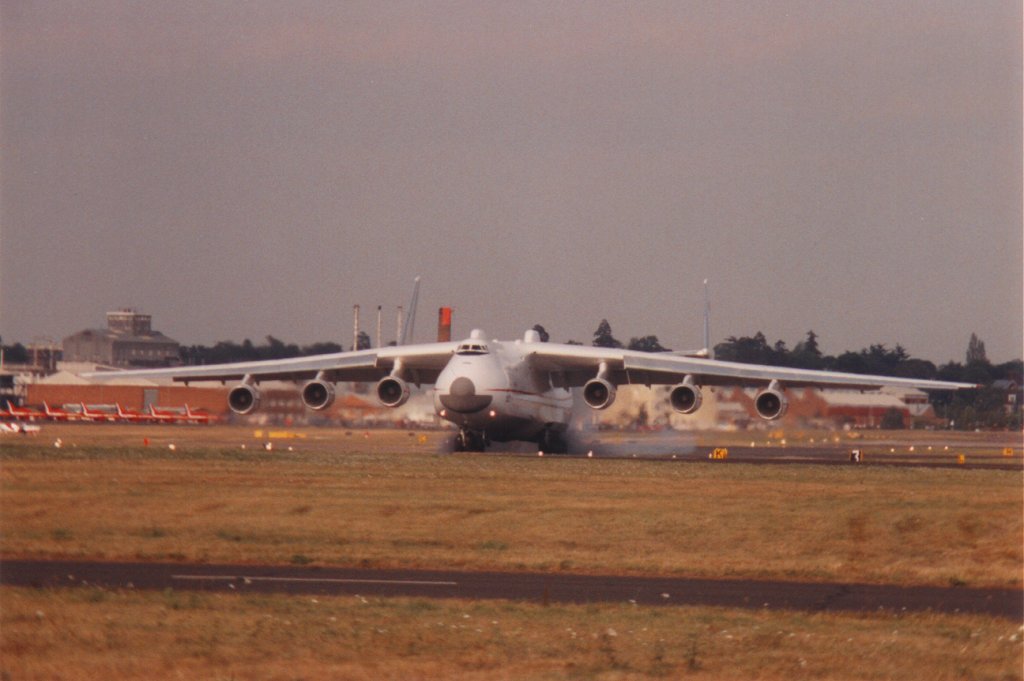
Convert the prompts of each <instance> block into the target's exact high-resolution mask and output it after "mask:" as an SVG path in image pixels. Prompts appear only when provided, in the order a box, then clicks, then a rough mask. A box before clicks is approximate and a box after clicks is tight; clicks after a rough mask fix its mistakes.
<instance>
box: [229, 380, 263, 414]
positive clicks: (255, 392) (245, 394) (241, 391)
mask: <svg viewBox="0 0 1024 681" xmlns="http://www.w3.org/2000/svg"><path fill="white" fill-rule="evenodd" d="M259 406H260V389H259V388H257V387H256V386H254V385H250V384H249V383H239V384H238V385H236V386H235V387H234V388H232V389H231V392H229V393H228V407H230V408H231V411H233V412H235V413H236V414H240V415H242V416H244V415H246V414H251V413H252V412H254V411H256V408H257V407H259Z"/></svg>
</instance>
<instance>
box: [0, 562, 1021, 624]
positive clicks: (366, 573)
mask: <svg viewBox="0 0 1024 681" xmlns="http://www.w3.org/2000/svg"><path fill="white" fill-rule="evenodd" d="M0 583H2V584H4V585H7V586H22V587H32V588H58V587H63V588H75V587H78V588H80V587H90V586H91V587H99V588H104V589H144V590H160V591H162V590H167V589H172V590H174V589H180V590H189V591H208V592H234V593H288V594H320V595H346V594H348V595H361V596H382V597H389V596H402V597H416V598H463V599H505V600H518V601H531V602H536V603H544V604H548V603H584V604H585V603H628V604H634V605H645V606H651V605H660V606H666V605H669V606H670V605H677V606H678V605H696V606H712V607H726V608H746V609H758V610H761V609H763V610H800V611H807V612H879V611H881V612H890V613H902V612H936V613H946V614H955V613H965V614H977V615H988V616H992V617H999V618H1006V619H1010V620H1014V621H1017V622H1020V621H1022V620H1024V591H1022V590H1021V589H1000V588H968V587H964V586H952V587H937V586H895V585H887V584H841V583H818V582H778V581H758V580H731V579H696V578H683V577H633V576H624V575H575V574H566V573H533V572H506V573H499V572H455V571H441V570H371V569H354V568H328V567H315V566H273V565H208V564H186V563H106V562H80V561H41V560H3V561H0Z"/></svg>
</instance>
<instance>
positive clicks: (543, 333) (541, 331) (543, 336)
mask: <svg viewBox="0 0 1024 681" xmlns="http://www.w3.org/2000/svg"><path fill="white" fill-rule="evenodd" d="M533 330H534V331H536V332H537V334H538V335H539V336H540V342H541V343H547V342H548V341H549V340H551V334H549V333H548V332H547V329H545V328H544V327H543V326H541V325H540V324H534V325H533Z"/></svg>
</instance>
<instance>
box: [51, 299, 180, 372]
mask: <svg viewBox="0 0 1024 681" xmlns="http://www.w3.org/2000/svg"><path fill="white" fill-rule="evenodd" d="M152 322H153V318H152V316H150V315H148V314H141V313H139V312H137V311H136V310H132V309H130V308H123V309H120V310H115V311H113V312H108V313H107V328H105V329H86V330H84V331H79V332H78V333H75V334H72V335H70V336H68V337H67V338H65V339H64V341H63V354H64V361H66V362H91V363H95V364H104V365H107V366H114V367H166V366H174V365H176V364H180V363H181V360H180V356H179V354H178V349H179V344H178V341H176V340H174V339H172V338H168V337H167V336H165V335H163V334H162V333H160V332H159V331H154V330H153V327H152Z"/></svg>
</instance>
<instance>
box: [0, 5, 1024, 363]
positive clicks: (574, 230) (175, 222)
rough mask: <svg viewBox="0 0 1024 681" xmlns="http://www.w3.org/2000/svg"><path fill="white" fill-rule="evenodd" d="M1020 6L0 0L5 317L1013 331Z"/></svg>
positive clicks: (651, 329) (797, 332)
mask: <svg viewBox="0 0 1024 681" xmlns="http://www.w3.org/2000/svg"><path fill="white" fill-rule="evenodd" d="M1021 33H1022V27H1021V4H1020V2H1018V1H1016V0H1014V1H1012V2H1011V1H998V2H996V1H988V2H986V1H982V2H946V1H941V0H926V1H906V0H900V1H899V2H895V1H894V2H822V1H820V0H807V1H796V0H793V1H778V0H773V1H772V2H700V3H697V2H679V1H677V0H673V1H670V2H664V3H654V2H578V3H577V2H558V3H555V2H550V1H548V0H544V1H538V2H524V1H519V0H517V1H516V2H480V1H476V0H473V1H466V2H386V3H380V2H376V1H372V2H366V3H353V2H334V1H326V0H325V1H324V2H312V1H311V2H287V3H282V2H276V1H266V2H258V1H257V2H194V1H184V2H182V1H176V2H160V3H148V2H145V3H144V2H128V1H124V2H115V1H110V0H90V1H89V2H66V3H61V2H33V1H15V0H0V132H2V136H0V182H2V195H0V210H2V212H0V334H2V335H3V339H4V342H8V343H9V342H13V341H16V340H18V341H22V342H25V343H27V342H30V341H32V340H33V339H35V338H38V337H52V338H54V339H56V340H58V341H59V340H60V339H61V338H62V337H63V336H66V335H69V334H71V333H74V332H76V331H78V330H81V329H84V328H88V327H93V328H95V327H101V326H103V325H104V324H105V313H106V312H107V311H108V310H110V309H115V308H117V307H121V306H133V307H136V308H138V309H140V310H141V311H143V312H146V313H150V314H152V315H153V323H154V327H155V328H157V329H159V330H160V331H163V332H164V333H166V334H167V335H169V336H171V337H173V338H174V339H176V340H178V341H180V342H183V343H188V344H191V343H206V344H210V343H213V342H215V341H217V340H228V339H230V340H236V341H241V340H242V339H243V338H246V337H248V338H252V339H253V340H254V341H257V342H259V341H261V340H262V339H263V338H264V336H266V335H267V334H273V335H274V336H276V337H278V338H281V339H284V340H286V341H289V342H298V343H308V342H311V341H317V340H338V341H341V342H345V343H346V344H348V343H351V334H352V331H351V329H352V322H351V316H352V305H353V304H355V303H359V304H361V305H362V307H363V311H364V314H363V319H364V328H367V327H368V326H372V325H373V323H374V322H373V319H372V317H373V315H374V314H375V312H374V311H375V309H376V306H377V305H384V306H385V310H386V311H387V320H388V323H387V326H386V329H387V333H386V336H387V337H388V338H390V337H392V336H393V335H394V332H393V330H392V329H393V326H394V322H393V321H392V319H393V314H394V309H395V307H396V306H397V305H399V304H404V303H406V302H407V299H408V296H409V293H410V290H411V286H412V279H413V276H414V275H416V274H421V275H423V291H422V295H421V306H420V312H419V319H418V324H417V340H430V339H431V337H432V335H433V327H434V324H435V321H436V310H437V307H438V306H439V305H451V306H452V307H454V308H455V335H456V336H462V335H468V333H469V330H470V329H471V328H473V327H481V328H483V329H485V330H486V332H487V334H488V335H489V336H491V337H502V338H509V337H518V336H520V335H521V334H522V332H523V330H524V329H526V328H529V327H531V326H533V325H534V324H536V323H540V324H543V325H544V326H545V327H546V328H547V329H548V331H549V332H550V333H551V335H552V338H553V339H554V340H558V341H564V340H567V339H576V340H580V341H584V342H589V341H590V340H591V338H592V335H593V332H594V330H595V329H596V328H597V325H598V323H599V322H600V320H601V319H602V318H607V319H608V320H609V321H610V322H611V325H612V330H613V332H614V333H615V335H616V336H617V337H619V338H620V339H621V340H623V341H627V340H628V339H629V337H630V336H640V335H647V334H655V335H657V336H658V337H659V339H661V341H662V343H663V344H665V345H668V346H670V347H675V348H693V347H698V346H699V345H700V343H701V325H702V321H701V314H702V281H703V280H704V278H709V279H710V281H711V292H712V308H713V317H712V332H713V340H715V341H718V340H721V339H723V338H724V337H726V336H730V335H736V336H740V335H752V334H754V333H755V332H757V331H763V332H764V333H765V335H766V336H767V337H768V339H769V341H771V342H774V341H775V340H776V339H780V338H781V339H783V340H785V341H786V342H787V343H788V344H789V346H790V347H792V346H793V345H795V344H796V343H797V342H798V341H800V340H801V339H802V338H803V337H804V334H805V333H806V332H807V330H809V329H813V330H814V331H815V332H816V333H817V334H818V335H819V342H820V344H821V346H822V349H823V350H824V351H825V352H826V353H830V354H835V353H839V352H842V351H845V350H859V349H861V348H863V347H866V346H867V345H869V344H872V343H886V344H888V345H889V346H890V347H891V346H893V345H895V344H896V343H900V344H902V345H903V346H904V347H905V348H907V350H908V351H909V352H910V353H911V354H912V355H914V356H916V357H921V358H925V359H930V360H933V361H936V362H945V361H947V360H950V359H956V360H961V361H962V360H963V356H964V352H965V350H966V348H967V342H968V339H969V337H970V335H971V333H972V332H973V333H977V334H978V336H979V337H981V339H982V340H983V341H985V343H986V345H987V348H988V353H989V357H990V358H991V359H993V360H994V361H1005V360H1008V359H1011V358H1017V357H1020V356H1021V354H1022V348H1021V346H1022V325H1024V323H1022V257H1024V246H1022V210H1021V206H1022V190H1021V187H1022V175H1021V159H1022V143H1021V120H1022V119H1021V97H1022V93H1021V78H1022V69H1021Z"/></svg>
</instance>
